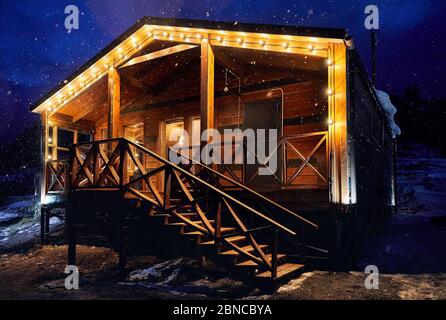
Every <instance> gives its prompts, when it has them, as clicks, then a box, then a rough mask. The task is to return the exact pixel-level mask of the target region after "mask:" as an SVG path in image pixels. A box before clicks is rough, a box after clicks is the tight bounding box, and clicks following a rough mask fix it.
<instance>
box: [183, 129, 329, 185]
mask: <svg viewBox="0 0 446 320" xmlns="http://www.w3.org/2000/svg"><path fill="white" fill-rule="evenodd" d="M327 141H328V132H327V131H320V132H311V133H302V134H296V135H291V136H285V137H282V138H279V139H278V141H277V145H276V146H275V147H274V148H272V149H271V150H269V152H268V155H267V156H266V157H265V156H264V157H262V158H261V157H259V155H258V150H257V143H258V142H259V141H258V140H252V141H250V140H249V139H238V140H236V141H229V143H226V142H221V143H219V144H218V145H217V144H211V145H210V146H211V147H212V148H210V153H211V155H212V157H213V159H216V162H218V165H216V166H213V167H214V168H215V170H216V171H218V172H220V173H222V174H224V175H225V176H226V177H228V178H230V179H231V180H235V181H237V182H239V183H242V184H244V185H245V186H249V187H254V186H255V187H260V188H261V187H262V186H265V185H264V184H265V182H263V181H262V176H259V170H258V169H259V168H262V167H263V168H265V169H266V170H269V171H270V172H269V175H270V176H271V179H267V180H266V181H268V182H266V184H267V185H266V186H265V187H268V188H274V187H280V188H299V187H308V186H311V187H327V186H328V181H329V177H328V173H329V171H328V163H329V150H328V144H327ZM260 142H262V143H263V142H265V145H267V144H268V141H266V140H265V141H260ZM179 149H181V154H183V155H185V156H188V157H190V158H192V159H196V158H197V157H195V156H198V155H199V154H200V153H199V151H200V146H191V147H180V148H179ZM249 159H251V161H253V163H249ZM273 159H274V161H277V165H276V170H270V169H269V165H270V162H271V161H272V160H273Z"/></svg>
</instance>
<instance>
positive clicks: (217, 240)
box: [215, 200, 222, 252]
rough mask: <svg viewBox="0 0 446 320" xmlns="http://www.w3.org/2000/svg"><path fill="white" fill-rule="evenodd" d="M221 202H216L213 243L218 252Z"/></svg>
mask: <svg viewBox="0 0 446 320" xmlns="http://www.w3.org/2000/svg"><path fill="white" fill-rule="evenodd" d="M221 209H222V208H221V200H220V201H218V207H217V216H216V219H215V220H216V221H215V238H216V239H215V243H216V244H217V250H218V252H220V248H221Z"/></svg>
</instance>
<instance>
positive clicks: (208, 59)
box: [200, 38, 215, 139]
mask: <svg viewBox="0 0 446 320" xmlns="http://www.w3.org/2000/svg"><path fill="white" fill-rule="evenodd" d="M200 79H201V85H200V95H201V98H200V111H201V128H200V130H201V132H203V131H204V130H206V129H212V128H214V127H215V125H214V53H213V51H212V47H211V46H210V44H209V42H208V39H206V38H205V39H203V40H202V42H201V78H200ZM208 139H209V137H208Z"/></svg>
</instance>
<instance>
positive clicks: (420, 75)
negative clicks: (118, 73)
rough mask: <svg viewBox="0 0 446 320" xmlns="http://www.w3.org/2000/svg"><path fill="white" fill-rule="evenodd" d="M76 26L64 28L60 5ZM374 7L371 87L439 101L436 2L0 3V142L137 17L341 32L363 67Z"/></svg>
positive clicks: (440, 32) (441, 28) (442, 6)
mask: <svg viewBox="0 0 446 320" xmlns="http://www.w3.org/2000/svg"><path fill="white" fill-rule="evenodd" d="M70 4H73V5H76V6H78V8H79V10H80V11H81V16H80V29H79V30H73V31H72V32H71V33H68V32H67V30H66V29H65V27H64V21H65V17H66V14H65V13H64V9H65V7H66V6H67V5H70ZM369 4H374V5H377V6H378V8H379V10H380V30H379V31H378V38H379V47H378V81H377V87H378V88H380V89H383V90H386V91H388V92H389V93H391V94H401V93H402V92H403V91H404V89H405V88H406V87H407V86H409V85H413V84H417V85H418V86H419V88H420V89H421V92H422V94H423V96H424V97H426V98H440V97H446V93H445V91H444V89H443V88H444V87H445V86H446V83H445V82H446V80H445V79H446V77H445V76H444V74H442V73H443V72H444V71H445V70H446V59H445V58H444V52H445V51H446V42H445V41H444V40H443V39H444V35H445V32H446V26H445V18H444V12H446V1H443V0H423V1H419V0H386V1H383V0H376V1H370V0H330V1H316V0H306V1H297V0H286V1H284V0H219V1H215V0H163V1H159V0H69V1H65V0H57V1H54V0H0V66H1V69H0V118H1V119H2V125H1V126H0V143H4V142H7V141H10V140H11V139H14V138H15V137H16V136H17V134H19V133H20V132H21V131H23V129H24V128H26V127H28V126H30V125H31V124H32V123H33V121H34V120H35V119H36V116H34V115H32V114H30V113H29V112H28V109H29V107H30V105H31V104H32V103H34V102H35V101H37V100H38V99H39V98H40V97H41V96H42V95H43V94H44V93H45V92H47V91H49V90H50V89H52V88H53V87H54V86H56V85H57V83H59V82H60V81H62V80H63V79H65V78H66V77H68V76H69V75H70V74H71V73H72V72H74V71H75V70H76V69H77V68H78V67H80V66H81V65H82V64H83V63H85V62H86V61H87V60H88V59H89V58H91V57H92V56H94V55H95V54H96V53H97V52H98V51H99V50H101V49H102V48H104V47H105V46H106V45H107V44H108V43H110V42H111V41H112V40H113V39H114V38H116V37H117V36H119V35H120V34H121V33H122V32H124V31H125V30H126V29H127V28H129V27H130V26H131V25H133V24H134V23H135V22H136V20H137V19H138V18H140V17H142V16H159V17H178V18H190V19H207V20H223V21H239V22H250V23H270V24H283V25H303V26H318V27H341V28H347V29H348V31H349V33H350V34H351V35H352V36H353V37H354V38H355V44H356V47H357V48H358V50H359V52H360V54H361V56H362V59H363V62H364V64H365V65H366V67H370V59H369V56H370V49H369V31H367V30H366V29H365V28H364V18H365V14H364V8H365V7H366V6H367V5H369Z"/></svg>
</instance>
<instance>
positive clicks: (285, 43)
mask: <svg viewBox="0 0 446 320" xmlns="http://www.w3.org/2000/svg"><path fill="white" fill-rule="evenodd" d="M289 46H290V44H289V43H288V42H284V43H282V47H283V48H284V49H288V47H289Z"/></svg>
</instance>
